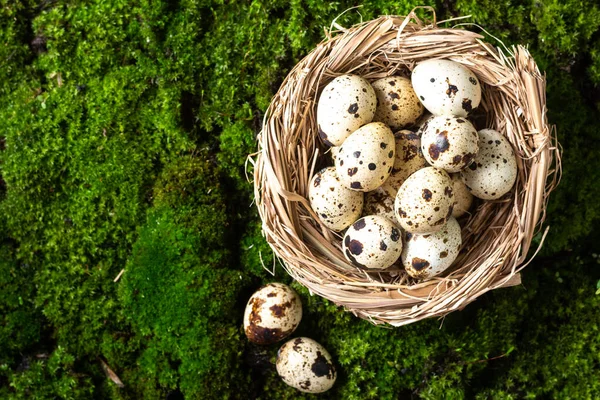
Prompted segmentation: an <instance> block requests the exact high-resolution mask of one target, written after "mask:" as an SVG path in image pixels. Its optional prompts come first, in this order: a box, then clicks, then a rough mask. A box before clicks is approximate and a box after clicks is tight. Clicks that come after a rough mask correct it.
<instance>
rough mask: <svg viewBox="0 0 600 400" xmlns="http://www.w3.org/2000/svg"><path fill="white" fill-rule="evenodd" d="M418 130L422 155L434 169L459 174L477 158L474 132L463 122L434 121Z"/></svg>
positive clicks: (471, 126)
mask: <svg viewBox="0 0 600 400" xmlns="http://www.w3.org/2000/svg"><path fill="white" fill-rule="evenodd" d="M421 129H422V134H421V151H422V152H423V155H424V156H425V159H427V161H428V162H429V164H431V165H432V166H434V167H437V168H443V169H445V170H446V171H447V172H458V171H460V170H462V169H463V168H465V167H466V166H468V165H469V164H470V163H471V162H472V161H473V158H475V156H476V155H477V151H478V150H479V146H478V145H477V130H476V129H475V127H474V126H473V124H471V123H470V122H469V121H467V120H466V119H465V118H454V117H435V118H432V119H431V120H429V121H428V122H426V123H425V124H424V125H423V126H422V127H421Z"/></svg>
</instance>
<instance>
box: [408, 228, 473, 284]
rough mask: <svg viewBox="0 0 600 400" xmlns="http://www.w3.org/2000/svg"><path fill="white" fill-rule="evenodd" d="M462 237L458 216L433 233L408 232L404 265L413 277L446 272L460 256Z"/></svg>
mask: <svg viewBox="0 0 600 400" xmlns="http://www.w3.org/2000/svg"><path fill="white" fill-rule="evenodd" d="M461 245H462V238H461V234H460V225H458V222H457V221H456V218H454V217H452V218H450V219H449V220H448V223H446V224H445V225H444V226H443V227H442V229H440V230H439V231H437V232H435V233H432V234H425V235H418V234H412V233H408V232H407V233H406V235H405V245H404V250H403V251H402V265H404V268H405V269H406V272H408V274H409V275H410V276H412V277H413V278H418V279H428V278H431V277H433V276H436V275H439V274H441V273H442V272H444V271H445V270H446V269H448V267H450V265H452V263H453V262H454V260H456V257H457V256H458V252H459V250H460V246H461Z"/></svg>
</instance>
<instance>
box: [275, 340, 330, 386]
mask: <svg viewBox="0 0 600 400" xmlns="http://www.w3.org/2000/svg"><path fill="white" fill-rule="evenodd" d="M276 368H277V373H278V374H279V376H280V377H281V379H283V381H284V382H285V383H287V384H288V385H290V386H291V387H293V388H296V389H298V390H300V391H301V392H306V393H323V392H326V391H327V390H329V389H331V387H332V386H333V384H334V383H335V379H336V378H337V373H336V370H335V366H334V364H333V360H332V358H331V355H330V354H329V352H328V351H327V350H326V349H325V348H324V347H323V346H322V345H320V344H319V343H317V342H316V341H314V340H312V339H309V338H307V337H298V338H295V339H291V340H289V341H288V342H286V343H285V344H284V345H283V346H281V348H280V349H279V351H278V352H277V362H276Z"/></svg>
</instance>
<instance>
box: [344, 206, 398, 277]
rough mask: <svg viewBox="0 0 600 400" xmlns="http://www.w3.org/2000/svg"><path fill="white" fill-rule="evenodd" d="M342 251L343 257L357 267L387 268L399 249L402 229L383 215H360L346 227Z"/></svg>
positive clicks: (395, 257)
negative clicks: (359, 217) (361, 216)
mask: <svg viewBox="0 0 600 400" xmlns="http://www.w3.org/2000/svg"><path fill="white" fill-rule="evenodd" d="M342 251H343V252H344V255H345V256H346V259H347V260H348V261H350V262H351V263H352V264H354V265H355V266H357V267H360V268H369V269H384V268H388V267H390V266H391V265H392V264H394V263H395V262H396V261H397V260H398V258H399V257H400V254H401V253H402V237H401V230H400V228H399V227H398V226H397V225H396V224H395V223H393V222H392V221H390V220H389V219H387V218H385V217H382V216H379V215H369V216H367V217H363V218H361V219H359V220H358V221H356V222H355V223H353V224H352V226H350V228H348V230H347V231H346V234H345V235H344V241H343V242H342Z"/></svg>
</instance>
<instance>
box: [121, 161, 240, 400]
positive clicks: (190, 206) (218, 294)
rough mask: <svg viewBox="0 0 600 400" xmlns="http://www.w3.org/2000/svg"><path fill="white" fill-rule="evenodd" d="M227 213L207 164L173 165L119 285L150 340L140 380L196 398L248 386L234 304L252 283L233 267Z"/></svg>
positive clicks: (132, 317) (138, 328) (130, 314)
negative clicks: (242, 369) (228, 239)
mask: <svg viewBox="0 0 600 400" xmlns="http://www.w3.org/2000/svg"><path fill="white" fill-rule="evenodd" d="M224 208H225V204H224V202H223V194H222V193H221V191H220V189H219V186H218V180H217V175H216V172H215V171H214V169H213V168H211V167H210V164H209V163H208V162H207V161H204V160H202V159H200V158H183V159H181V160H178V161H177V162H175V163H172V164H170V165H169V167H168V168H167V169H165V171H164V172H163V174H162V176H161V178H160V180H159V182H158V183H157V185H156V190H155V196H154V207H153V208H152V209H151V210H150V211H149V214H148V219H147V221H146V223H145V224H144V225H143V226H142V228H141V229H140V233H139V238H138V240H137V241H136V243H135V244H134V246H133V250H132V255H131V257H130V259H129V262H128V264H127V266H126V269H125V271H126V272H125V274H124V276H123V282H122V284H121V286H120V297H121V300H122V304H123V307H124V309H123V312H124V314H125V315H126V316H127V320H128V321H129V322H130V323H131V324H132V327H133V328H134V332H136V333H137V334H138V335H140V336H141V337H144V338H146V340H144V341H143V342H142V346H141V347H142V350H141V351H142V355H141V357H140V360H139V372H138V373H139V376H138V379H140V380H141V381H142V382H154V384H153V385H152V386H155V387H160V388H163V390H164V391H167V390H174V389H176V388H179V389H181V391H182V393H184V395H186V396H189V397H190V398H194V397H199V396H200V395H201V394H202V393H206V392H207V391H208V392H209V393H215V394H216V393H219V392H222V391H224V390H225V391H226V392H239V391H243V390H244V386H245V385H247V384H248V381H247V379H246V378H245V377H244V376H243V375H242V371H241V370H240V368H239V364H240V356H241V353H242V352H243V348H244V343H245V342H244V340H242V336H241V335H240V330H239V329H238V326H237V321H238V320H239V318H240V315H239V314H240V312H239V311H238V310H237V308H236V307H235V306H236V301H237V297H238V292H239V290H240V288H241V287H243V285H244V282H245V281H246V280H245V279H244V277H243V276H242V273H241V271H239V270H238V269H237V268H236V267H235V266H232V265H230V264H229V263H230V261H231V259H230V257H229V252H228V251H227V248H226V247H225V241H224V239H225V233H224V227H225V226H226V224H227V219H226V216H225V212H224ZM157 367H158V368H157ZM145 386H147V383H146V384H145V385H144V386H143V387H142V391H144V390H145V389H144V387H145Z"/></svg>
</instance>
